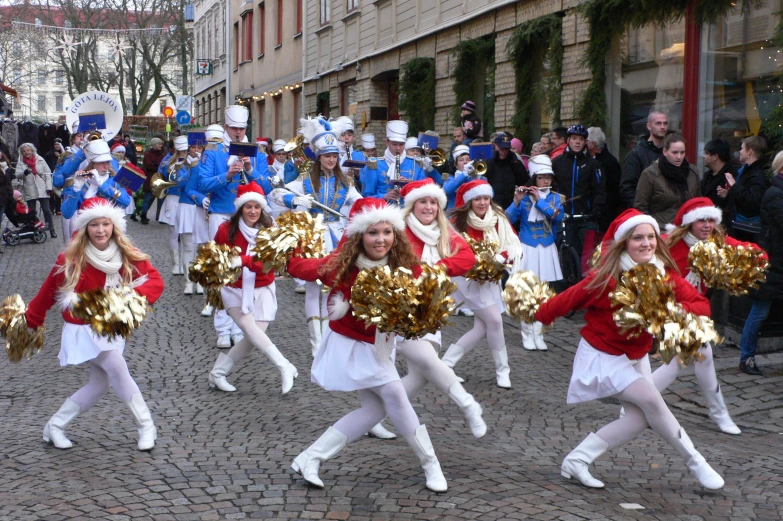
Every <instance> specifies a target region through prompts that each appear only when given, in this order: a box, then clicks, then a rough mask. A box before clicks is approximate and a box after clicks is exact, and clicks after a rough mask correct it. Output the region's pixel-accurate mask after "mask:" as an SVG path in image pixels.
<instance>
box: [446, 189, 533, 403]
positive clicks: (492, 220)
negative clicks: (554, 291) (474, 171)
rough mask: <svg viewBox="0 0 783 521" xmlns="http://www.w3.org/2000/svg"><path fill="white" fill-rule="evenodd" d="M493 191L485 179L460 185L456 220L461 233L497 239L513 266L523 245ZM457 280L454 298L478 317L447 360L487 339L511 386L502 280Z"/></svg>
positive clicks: (503, 381) (504, 383) (501, 383)
mask: <svg viewBox="0 0 783 521" xmlns="http://www.w3.org/2000/svg"><path fill="white" fill-rule="evenodd" d="M493 194H494V192H493V190H492V187H491V186H490V185H489V183H487V182H486V181H485V180H484V179H476V180H475V181H470V182H467V183H465V184H463V185H462V186H460V188H459V190H458V191H457V200H456V207H455V208H454V210H452V216H453V219H452V222H453V223H454V227H455V228H456V230H457V232H459V233H466V234H468V235H469V236H470V238H471V239H474V240H476V241H493V242H494V243H495V244H497V245H498V252H499V253H498V254H497V256H496V260H497V261H498V262H501V263H503V264H506V265H508V266H509V267H511V266H512V265H514V264H515V263H516V262H518V261H519V259H520V257H521V256H522V245H521V244H520V242H519V238H518V237H517V234H516V232H515V231H514V229H513V228H512V227H511V223H509V221H508V218H507V217H506V214H505V213H504V212H503V209H502V208H500V206H498V204H497V203H495V202H493V201H492V197H493ZM454 283H455V284H456V285H457V292H456V293H455V294H454V301H455V302H464V304H462V307H465V308H468V309H470V310H471V311H472V312H473V313H474V315H475V316H474V318H473V329H471V330H470V331H468V332H467V333H465V334H464V335H463V336H462V338H460V339H459V340H457V342H455V343H453V344H451V345H450V346H449V348H448V350H447V351H446V354H445V355H443V362H444V363H445V364H446V365H448V366H449V367H454V366H455V365H457V362H459V361H460V360H461V359H462V357H463V356H465V355H466V354H468V353H469V352H470V351H472V350H473V348H474V347H476V345H478V343H479V342H480V341H481V340H483V339H484V338H486V339H487V343H488V344H489V350H490V352H491V353H492V359H493V360H494V362H495V375H496V379H497V385H498V387H502V388H504V389H510V388H511V380H510V378H509V373H510V372H511V370H510V369H509V366H508V351H507V350H506V337H505V335H504V333H503V317H502V315H501V314H502V313H503V312H504V311H505V310H506V304H505V303H504V302H503V297H502V296H501V295H500V293H501V288H500V283H499V282H484V283H480V282H479V281H476V280H468V279H466V278H465V277H454Z"/></svg>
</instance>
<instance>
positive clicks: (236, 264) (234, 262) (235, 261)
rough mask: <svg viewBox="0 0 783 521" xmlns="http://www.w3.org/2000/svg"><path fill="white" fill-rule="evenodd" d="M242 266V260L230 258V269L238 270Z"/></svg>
mask: <svg viewBox="0 0 783 521" xmlns="http://www.w3.org/2000/svg"><path fill="white" fill-rule="evenodd" d="M241 266H242V258H241V257H232V258H231V267H232V268H240V267H241Z"/></svg>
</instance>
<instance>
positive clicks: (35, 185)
mask: <svg viewBox="0 0 783 521" xmlns="http://www.w3.org/2000/svg"><path fill="white" fill-rule="evenodd" d="M16 178H17V179H18V180H19V181H21V183H22V186H23V188H22V193H23V195H24V200H25V201H27V203H28V204H29V205H30V211H31V212H32V213H34V214H35V213H38V212H37V208H36V202H37V203H38V204H40V205H41V209H42V210H43V214H44V219H46V225H47V226H48V227H49V234H50V235H51V236H52V237H57V232H55V231H54V220H53V219H52V211H51V209H50V208H49V194H51V193H52V189H53V187H52V171H51V170H50V169H49V165H48V164H46V160H45V159H44V158H43V157H41V156H39V155H38V151H37V150H36V148H35V146H34V145H33V144H32V143H22V145H21V146H20V147H19V160H18V161H17V162H16Z"/></svg>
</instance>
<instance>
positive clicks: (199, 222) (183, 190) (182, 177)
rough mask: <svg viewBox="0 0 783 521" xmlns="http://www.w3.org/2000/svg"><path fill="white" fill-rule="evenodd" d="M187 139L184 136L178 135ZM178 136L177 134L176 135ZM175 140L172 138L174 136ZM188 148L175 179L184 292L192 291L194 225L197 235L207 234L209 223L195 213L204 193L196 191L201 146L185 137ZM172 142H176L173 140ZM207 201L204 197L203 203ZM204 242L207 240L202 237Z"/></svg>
mask: <svg viewBox="0 0 783 521" xmlns="http://www.w3.org/2000/svg"><path fill="white" fill-rule="evenodd" d="M181 137H184V138H185V139H186V140H188V137H187V136H181ZM177 139H179V137H178V138H177ZM175 141H176V140H175ZM187 144H188V150H187V153H186V154H187V155H186V156H185V161H184V166H183V168H181V169H180V170H179V175H178V176H177V183H178V184H179V192H180V196H179V204H178V206H177V233H178V234H179V241H180V242H179V244H180V250H181V252H182V258H181V263H182V266H183V271H184V272H185V280H186V282H185V290H184V293H185V295H192V294H193V292H194V288H193V283H192V282H191V281H190V274H189V273H188V272H189V269H188V268H189V266H190V263H191V262H193V259H194V258H195V257H196V240H195V237H196V235H197V234H196V229H197V228H200V231H199V235H201V236H202V237H207V238H208V237H209V224H208V223H207V221H206V219H205V218H204V216H203V215H199V214H198V212H197V211H196V209H197V208H202V210H203V204H204V199H206V197H205V196H204V195H203V194H202V193H201V192H199V191H198V175H199V161H200V160H201V151H202V149H203V147H202V146H200V145H198V144H191V143H190V141H187ZM175 146H176V143H175ZM208 205H209V201H207V206H208ZM204 242H208V241H204ZM196 293H198V294H199V295H201V294H203V293H204V289H203V288H202V287H201V285H198V288H197V291H196Z"/></svg>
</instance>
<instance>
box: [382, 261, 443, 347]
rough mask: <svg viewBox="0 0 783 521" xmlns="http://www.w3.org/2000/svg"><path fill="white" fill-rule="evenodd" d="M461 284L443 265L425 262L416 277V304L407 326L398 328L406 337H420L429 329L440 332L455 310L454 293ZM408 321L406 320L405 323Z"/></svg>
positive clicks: (428, 331) (399, 332)
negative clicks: (453, 278) (432, 264)
mask: <svg viewBox="0 0 783 521" xmlns="http://www.w3.org/2000/svg"><path fill="white" fill-rule="evenodd" d="M456 290H457V285H456V284H454V283H453V282H452V281H451V277H449V276H448V274H447V273H446V270H445V267H444V266H443V265H436V266H430V265H428V264H424V265H422V272H421V275H419V278H418V279H417V280H416V295H415V304H414V306H413V309H412V311H411V313H412V314H411V316H410V317H409V320H408V321H407V325H408V327H407V329H404V330H397V331H396V332H397V333H398V334H400V335H402V336H404V337H405V338H406V339H411V338H420V337H422V336H424V335H426V334H427V333H436V332H438V331H440V330H441V329H442V328H443V327H444V326H445V325H446V324H448V319H449V317H450V316H451V315H453V314H454V311H455V302H454V299H453V298H452V297H451V294H452V293H454V292H455V291H456ZM405 323H406V322H404V321H403V325H404V324H405Z"/></svg>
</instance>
